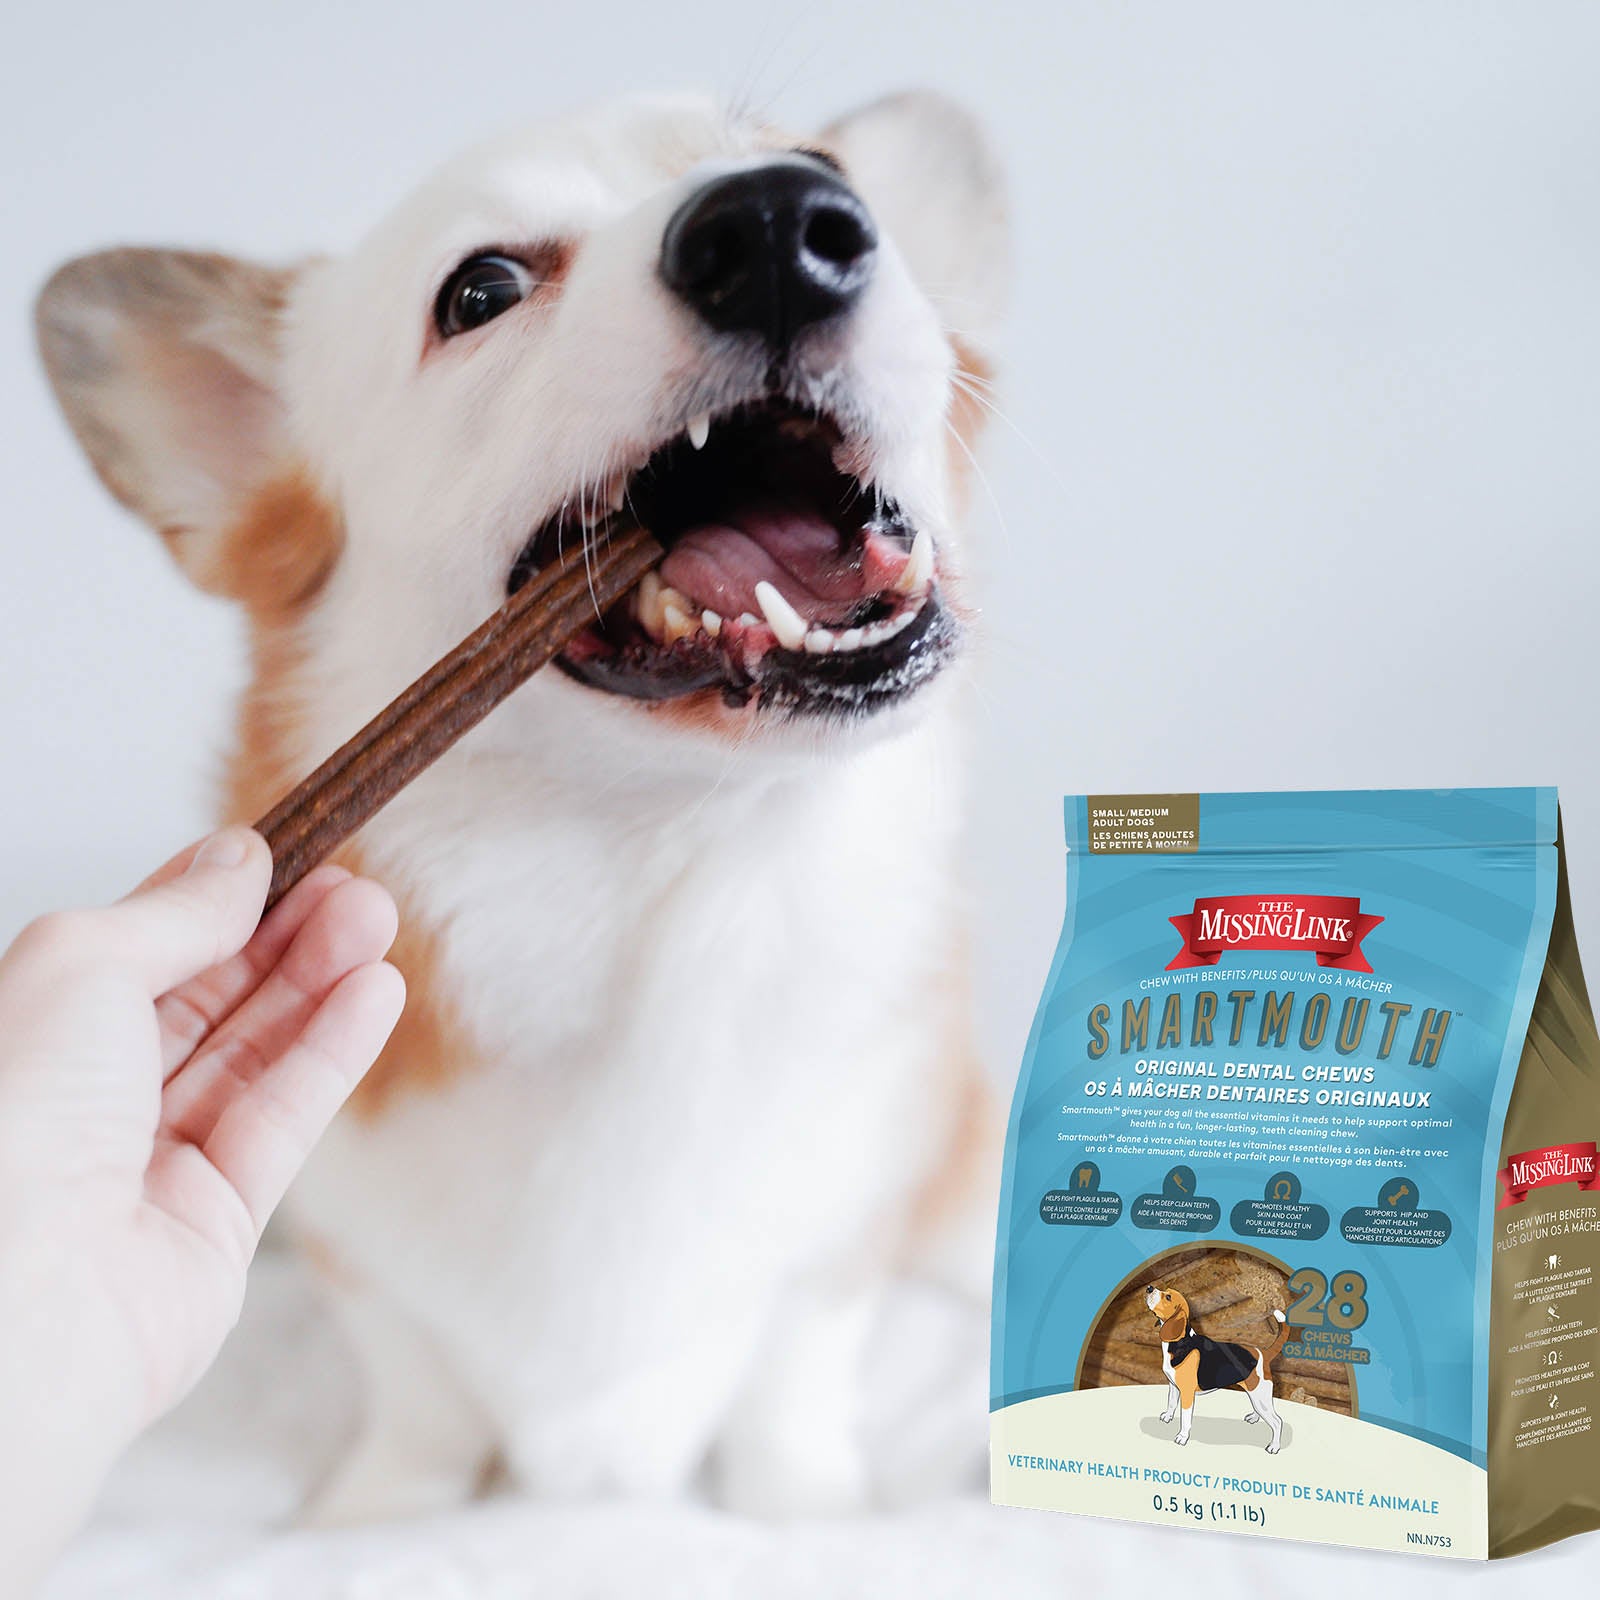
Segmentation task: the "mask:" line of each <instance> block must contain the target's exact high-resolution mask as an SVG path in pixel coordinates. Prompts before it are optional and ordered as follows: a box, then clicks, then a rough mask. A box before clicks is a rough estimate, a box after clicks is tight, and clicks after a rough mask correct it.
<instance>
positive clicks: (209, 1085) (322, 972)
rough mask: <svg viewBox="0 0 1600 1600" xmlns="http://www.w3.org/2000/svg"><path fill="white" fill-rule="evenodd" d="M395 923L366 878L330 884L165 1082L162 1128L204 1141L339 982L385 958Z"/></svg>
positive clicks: (387, 903)
mask: <svg viewBox="0 0 1600 1600" xmlns="http://www.w3.org/2000/svg"><path fill="white" fill-rule="evenodd" d="M396 923H397V917H396V913H395V908H394V901H393V900H391V899H390V898H389V896H388V894H387V893H386V892H385V891H384V890H383V889H382V888H381V887H380V886H379V885H378V884H376V883H373V882H372V881H371V880H370V879H364V878H352V879H348V880H347V881H345V882H344V883H340V884H337V885H335V886H334V887H333V888H332V889H330V890H329V891H328V892H327V893H326V894H325V895H324V896H323V897H322V899H321V900H320V902H319V903H318V904H317V905H316V907H315V908H314V909H313V910H312V911H311V913H310V915H309V916H308V917H307V918H306V920H305V923H304V925H303V926H302V927H301V928H300V929H299V930H298V931H297V932H296V933H295V934H294V935H293V937H292V938H291V939H290V941H289V943H288V946H287V948H286V949H285V950H284V952H283V954H282V957H281V959H280V960H279V961H278V963H277V965H276V966H275V967H274V968H273V970H272V971H271V972H269V973H268V974H267V975H266V977H265V978H263V980H262V981H261V984H260V986H259V987H258V988H257V990H256V992H255V993H254V994H253V995H251V996H250V997H249V999H248V1000H246V1001H245V1002H244V1003H243V1004H242V1005H240V1006H239V1007H238V1009H237V1010H236V1011H235V1012H234V1013H233V1015H232V1016H231V1017H229V1018H228V1020H227V1021H226V1022H225V1023H224V1024H223V1025H222V1027H220V1028H219V1029H218V1030H217V1031H216V1032H215V1033H214V1034H213V1035H212V1036H211V1037H210V1038H209V1039H208V1040H207V1041H206V1042H205V1044H203V1045H202V1046H201V1048H200V1049H199V1050H198V1051H196V1052H195V1054H194V1056H193V1057H192V1058H191V1060H190V1061H189V1063H188V1065H187V1066H185V1067H184V1068H183V1070H182V1071H181V1072H179V1073H178V1074H177V1075H176V1076H175V1077H174V1078H173V1079H172V1081H171V1083H169V1084H168V1086H167V1089H166V1092H165V1094H164V1095H163V1097H162V1125H163V1127H164V1128H165V1129H167V1130H168V1131H169V1132H170V1133H171V1134H172V1135H173V1136H174V1137H176V1138H180V1139H187V1140H188V1141H190V1142H191V1143H194V1144H201V1143H203V1142H204V1141H205V1139H206V1137H207V1135H209V1133H210V1132H211V1129H212V1127H213V1126H214V1125H215V1124H216V1122H217V1119H218V1118H219V1117H220V1116H221V1114H222V1112H223V1110H224V1109H225V1107H226V1106H227V1104H228V1103H229V1102H230V1101H231V1100H232V1099H233V1098H234V1097H236V1096H237V1095H238V1094H239V1093H240V1092H241V1090H243V1089H245V1088H247V1087H248V1086H249V1085H250V1084H251V1083H253V1082H254V1081H255V1080H256V1079H257V1078H259V1077H261V1076H262V1075H263V1074H264V1073H266V1072H268V1071H270V1070H271V1068H272V1066H273V1064H274V1063H275V1062H276V1061H277V1060H278V1059H279V1058H280V1057H281V1056H282V1055H283V1054H284V1052H285V1051H286V1050H288V1049H289V1048H290V1047H291V1046H292V1045H293V1044H294V1042H295V1041H296V1040H297V1039H298V1038H299V1037H300V1035H301V1033H302V1032H303V1031H304V1029H305V1028H306V1026H307V1025H308V1023H309V1022H310V1020H311V1018H312V1016H313V1015H314V1014H315V1012H316V1010H317V1008H318V1006H320V1005H321V1004H322V1002H323V1000H324V999H326V998H327V996H328V994H329V992H330V991H331V990H332V989H333V988H334V986H335V985H336V984H337V983H338V982H339V981H340V979H342V978H343V977H344V976H345V975H346V974H347V973H349V972H353V971H354V970H355V969H356V968H358V967H364V966H370V965H371V964H372V963H373V962H376V961H379V960H381V959H382V958H383V956H384V955H385V954H386V953H387V952H388V949H389V946H390V945H391V944H393V943H394V936H395V929H396Z"/></svg>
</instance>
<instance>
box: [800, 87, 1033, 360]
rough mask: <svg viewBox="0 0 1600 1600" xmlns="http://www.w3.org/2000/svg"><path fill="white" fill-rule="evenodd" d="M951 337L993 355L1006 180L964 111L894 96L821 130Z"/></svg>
mask: <svg viewBox="0 0 1600 1600" xmlns="http://www.w3.org/2000/svg"><path fill="white" fill-rule="evenodd" d="M821 139H822V141H823V143H824V144H825V145H826V146H827V147H828V148H830V149H832V150H835V151H837V152H838V154H839V157H840V159H841V160H842V161H843V162H844V164H845V166H846V168H847V169H848V172H849V177H850V181H851V182H852V184H854V185H855V187H856V188H857V189H858V190H859V191H860V194H861V197H862V198H863V199H864V200H865V201H866V202H867V204H868V205H869V206H870V207H871V208H872V211H873V213H874V215H875V216H876V217H877V218H878V220H879V222H880V223H881V224H882V225H883V227H884V229H885V230H886V231H887V232H888V234H889V235H890V237H891V238H892V239H893V240H894V242H895V244H896V246H897V247H898V249H899V250H900V253H901V254H902V255H903V256H904V257H905V258H906V260H907V262H908V264H909V265H910V268H911V272H912V275H913V276H914V277H915V278H916V280H917V282H918V284H919V285H920V286H921V288H922V290H923V292H924V293H925V294H926V295H928V297H929V298H930V299H931V300H932V301H933V304H934V306H935V308H936V309H937V311H938V313H939V316H940V318H941V319H942V320H943V322H944V324H945V326H946V328H947V329H948V331H949V332H950V333H951V334H952V335H954V336H955V337H957V338H959V339H961V340H963V341H964V342H966V343H967V344H969V345H970V346H971V347H972V348H973V350H974V351H975V352H977V353H978V354H979V355H984V356H986V355H988V354H989V352H990V344H991V340H992V338H993V335H994V333H995V330H996V328H997V327H998V325H999V322H1000V319H1001V317H1002V316H1003V315H1004V312H1005V305H1006V300H1007V297H1008V292H1009V289H1010V282H1011V230H1010V223H1009V217H1008V211H1007V203H1006V191H1005V179H1004V176H1003V175H1002V173H1001V170H1000V164H999V162H998V160H997V159H996V157H995V154H994V151H993V150H992V149H991V147H990V145H989V141H988V138H987V137H986V135H985V134H984V132H983V129H982V128H981V127H980V126H979V124H978V122H977V120H976V119H975V118H974V117H973V116H972V114H971V113H970V112H968V111H967V110H966V109H965V107H963V106H961V105H958V104H957V103H956V102H955V101H953V100H949V99H946V98H945V96H943V95H940V94H935V93H933V92H931V91H927V90H916V91H911V92H908V93H904V94H896V95H890V96H888V97H887V98H885V99H882V100H875V101H873V102H871V103H870V104H869V105H865V106H863V107H861V109H860V110H858V111H854V112H851V113H850V114H849V115H848V116H844V117H840V118H839V119H838V120H837V121H835V122H832V123H830V124H829V125H828V126H827V127H826V128H824V129H823V131H822V134H821Z"/></svg>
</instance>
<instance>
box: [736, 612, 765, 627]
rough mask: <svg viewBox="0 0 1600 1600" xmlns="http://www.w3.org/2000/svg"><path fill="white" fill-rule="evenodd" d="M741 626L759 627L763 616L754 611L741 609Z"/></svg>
mask: <svg viewBox="0 0 1600 1600" xmlns="http://www.w3.org/2000/svg"><path fill="white" fill-rule="evenodd" d="M739 626H740V627H741V628H759V627H760V626H761V618H760V617H758V616H757V615H756V614H755V612H753V611H741V612H740V613H739Z"/></svg>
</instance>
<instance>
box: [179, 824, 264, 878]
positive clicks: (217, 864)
mask: <svg viewBox="0 0 1600 1600" xmlns="http://www.w3.org/2000/svg"><path fill="white" fill-rule="evenodd" d="M249 854H250V836H249V835H248V834H247V833H246V832H245V830H244V829H243V828H223V829H222V830H221V831H220V832H219V833H214V834H212V835H211V837H210V838H209V839H207V840H205V841H204V842H203V843H202V844H201V846H200V848H199V849H198V850H196V851H195V853H194V860H193V861H191V862H190V863H189V866H188V869H187V870H188V871H190V872H199V871H205V872H216V871H219V870H225V869H227V868H229V867H241V866H243V865H244V862H245V858H246V857H247V856H248V855H249Z"/></svg>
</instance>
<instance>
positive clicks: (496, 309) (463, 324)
mask: <svg viewBox="0 0 1600 1600" xmlns="http://www.w3.org/2000/svg"><path fill="white" fill-rule="evenodd" d="M533 287H534V284H533V274H532V273H531V272H529V271H528V269H527V268H526V267H525V266H523V264H522V263H521V262H520V261H513V260H512V259H511V258H510V256H493V255H490V256H473V257H472V258H471V259H470V260H468V261H463V262H462V263H461V265H460V266H459V267H457V268H456V270H455V271H454V272H452V273H451V274H450V276H449V277H448V278H446V279H445V283H444V287H443V288H442V289H440V291H439V298H438V299H437V300H436V301H435V302H434V306H433V320H434V321H435V322H436V323H437V324H438V327H439V332H440V333H441V334H443V335H444V337H445V338H446V339H449V338H452V337H453V336H454V335H456V334H458V333H465V332H467V330H468V329H469V328H481V327H482V326H483V325H484V323H486V322H493V321H494V319H495V318H496V317H498V316H499V315H500V314H501V313H502V312H505V311H509V310H510V309H511V308H512V306H514V305H520V304H521V302H522V301H524V300H526V299H527V298H528V296H529V295H530V294H532V293H533Z"/></svg>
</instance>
